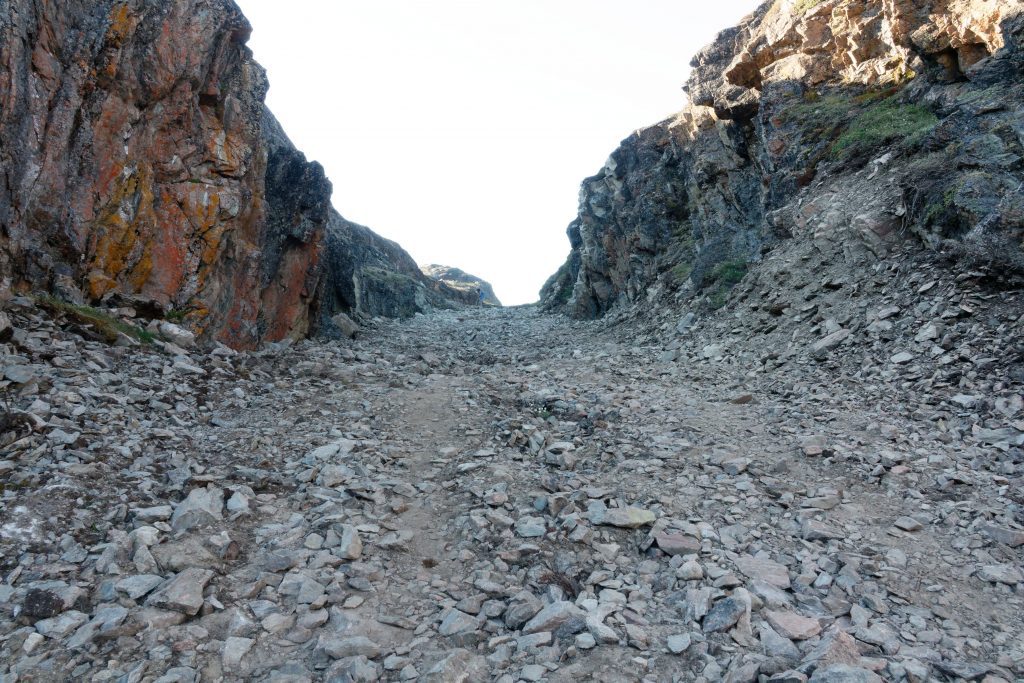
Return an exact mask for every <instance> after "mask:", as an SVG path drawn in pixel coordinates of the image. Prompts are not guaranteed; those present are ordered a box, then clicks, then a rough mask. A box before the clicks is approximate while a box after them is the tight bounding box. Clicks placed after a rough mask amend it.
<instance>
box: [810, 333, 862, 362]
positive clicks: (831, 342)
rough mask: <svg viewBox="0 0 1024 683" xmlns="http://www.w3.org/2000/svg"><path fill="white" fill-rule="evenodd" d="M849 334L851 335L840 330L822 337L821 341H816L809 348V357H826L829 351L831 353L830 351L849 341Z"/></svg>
mask: <svg viewBox="0 0 1024 683" xmlns="http://www.w3.org/2000/svg"><path fill="white" fill-rule="evenodd" d="M851 334H853V333H852V332H850V330H848V329H846V328H843V329H840V330H836V331H835V332H833V333H832V334H830V335H828V336H827V337H824V338H823V339H819V340H818V341H816V342H814V345H813V346H811V356H813V357H814V358H824V357H825V356H827V355H828V352H829V351H831V350H832V349H834V348H836V347H837V346H839V345H840V344H842V343H843V342H844V341H846V340H847V339H849V338H850V335H851Z"/></svg>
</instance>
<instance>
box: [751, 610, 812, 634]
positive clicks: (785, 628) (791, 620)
mask: <svg viewBox="0 0 1024 683" xmlns="http://www.w3.org/2000/svg"><path fill="white" fill-rule="evenodd" d="M764 617H765V619H767V620H768V623H769V624H771V625H772V628H774V629H775V630H776V631H778V632H779V634H780V635H782V636H784V637H786V638H789V639H790V640H807V639H808V638H813V637H814V636H816V635H818V634H819V633H821V624H819V623H818V620H817V619H810V618H808V617H804V616H801V615H799V614H797V613H796V612H777V611H773V610H767V611H765V613H764Z"/></svg>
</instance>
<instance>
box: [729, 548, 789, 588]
mask: <svg viewBox="0 0 1024 683" xmlns="http://www.w3.org/2000/svg"><path fill="white" fill-rule="evenodd" d="M736 566H737V567H738V568H739V570H740V571H741V572H743V573H744V574H746V575H747V576H749V577H750V578H751V579H754V580H756V581H763V582H765V583H767V584H769V585H771V586H775V587H776V588H782V589H786V588H789V586H790V582H789V570H788V569H787V568H786V566H785V565H782V564H779V563H778V562H775V561H773V560H768V559H761V558H757V557H752V556H750V555H741V556H740V557H739V558H737V559H736Z"/></svg>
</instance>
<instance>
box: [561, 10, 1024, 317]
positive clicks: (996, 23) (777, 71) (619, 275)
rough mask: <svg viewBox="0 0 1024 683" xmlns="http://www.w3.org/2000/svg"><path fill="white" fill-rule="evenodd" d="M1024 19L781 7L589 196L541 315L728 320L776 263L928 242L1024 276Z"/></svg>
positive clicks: (601, 177)
mask: <svg viewBox="0 0 1024 683" xmlns="http://www.w3.org/2000/svg"><path fill="white" fill-rule="evenodd" d="M1022 12H1024V3H1021V2H1020V0H1005V1H1002V2H991V1H987V0H886V1H885V2H873V1H872V2H868V1H866V0H820V1H815V0H778V1H776V2H769V3H765V4H763V5H762V6H761V7H760V8H759V9H758V10H757V11H756V12H754V13H753V14H751V15H750V16H748V17H747V18H746V19H745V20H744V21H743V22H742V23H741V24H740V25H739V26H737V27H735V28H732V29H729V30H727V31H723V32H722V33H721V34H719V36H718V38H717V39H716V40H715V42H714V43H713V44H711V45H710V46H708V47H707V48H705V49H704V50H702V51H701V52H700V53H699V54H698V55H697V56H696V57H695V58H694V59H693V61H692V67H693V71H692V73H691V76H690V79H689V82H688V84H687V85H686V87H685V88H684V89H685V90H686V91H687V93H688V95H689V104H688V106H687V107H686V108H685V109H684V110H682V111H681V112H679V113H678V114H676V115H675V116H673V117H671V118H669V119H667V120H665V121H663V122H661V123H659V124H657V125H655V126H652V127H650V128H646V129H643V130H639V131H637V132H636V133H634V134H633V135H631V136H630V137H629V138H627V139H626V140H625V141H623V142H622V144H621V146H620V147H619V148H618V149H617V150H615V152H614V153H613V154H612V155H611V158H610V159H609V161H608V163H607V164H606V165H605V167H604V168H603V169H601V171H600V172H599V173H598V174H597V175H595V176H593V177H591V178H588V179H586V180H585V181H584V182H583V185H582V189H581V193H580V210H579V215H578V217H577V218H576V220H574V221H573V222H572V224H571V225H570V226H569V228H568V234H569V240H570V244H571V247H572V251H571V254H570V256H569V259H568V261H567V262H566V264H565V265H564V266H563V267H562V268H561V269H560V270H559V272H558V273H556V274H555V275H554V276H552V278H551V279H550V280H549V281H548V283H547V284H546V285H545V287H544V290H543V291H542V294H541V296H542V302H543V303H544V305H545V306H546V307H548V308H552V309H561V310H566V311H568V312H570V313H572V314H573V315H576V316H580V317H596V316H600V315H603V314H605V313H606V312H608V311H609V310H610V309H612V308H613V307H614V306H615V305H616V304H619V303H629V302H638V301H642V300H647V299H650V300H656V299H658V298H659V297H673V298H675V299H684V298H685V299H687V300H696V301H698V302H699V303H700V304H701V305H703V306H704V307H706V308H716V307H718V306H720V305H721V304H722V303H723V302H724V300H725V298H726V296H727V293H728V291H729V288H730V287H731V286H732V285H734V284H735V283H736V282H738V281H739V280H740V279H742V277H743V276H744V274H745V273H746V271H747V270H748V269H749V268H752V267H753V265H754V264H755V263H756V262H757V261H759V260H760V259H761V257H762V255H763V254H764V253H766V252H767V251H768V250H771V249H774V248H776V247H777V246H779V245H780V244H782V243H784V242H785V241H786V240H788V239H789V238H793V237H798V238H807V239H814V238H816V237H821V236H831V237H832V238H836V239H839V240H840V241H843V242H844V243H845V244H846V246H847V248H848V249H850V250H860V251H867V252H870V253H872V254H875V255H879V254H881V253H884V252H885V251H886V250H887V249H888V248H889V246H890V245H891V244H892V243H893V242H894V241H899V240H901V239H903V238H904V236H905V235H909V234H913V235H914V236H915V237H914V239H917V240H919V241H920V242H923V243H924V244H925V245H927V246H928V247H930V248H933V249H939V250H943V251H945V252H947V253H949V254H951V255H954V256H957V257H961V258H964V259H966V260H967V262H968V263H972V264H978V263H993V264H995V265H997V266H998V267H999V268H1000V269H1002V270H1003V271H1010V270H1020V269H1022V267H1024V257H1022V251H1021V250H1022V241H1021V240H1022V236H1024V193H1022V192H1021V187H1022V182H1024V168H1022V157H1024V105H1022V104H1021V103H1022V102H1024V98H1022V94H1024V70H1022V66H1024V51H1022V49H1021V47H1022V45H1021V41H1022V37H1024V17H1022Z"/></svg>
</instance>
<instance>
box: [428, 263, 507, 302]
mask: <svg viewBox="0 0 1024 683" xmlns="http://www.w3.org/2000/svg"><path fill="white" fill-rule="evenodd" d="M420 270H422V271H423V274H424V275H426V276H427V277H429V278H430V279H432V280H437V281H438V282H442V283H444V284H446V285H447V286H449V287H451V288H452V289H455V290H457V291H459V292H460V293H461V294H462V295H463V300H464V301H465V303H468V304H474V305H475V304H477V303H479V298H478V296H477V290H478V289H479V290H480V291H481V292H483V295H484V303H485V304H488V305H491V306H501V301H500V300H499V299H498V297H497V295H495V293H494V287H492V286H491V283H489V282H487V281H486V280H483V279H481V278H479V277H477V276H476V275H470V274H469V273H467V272H465V271H464V270H460V269H458V268H452V267H451V266H440V265H437V264H433V263H432V264H430V265H426V266H421V267H420Z"/></svg>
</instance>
